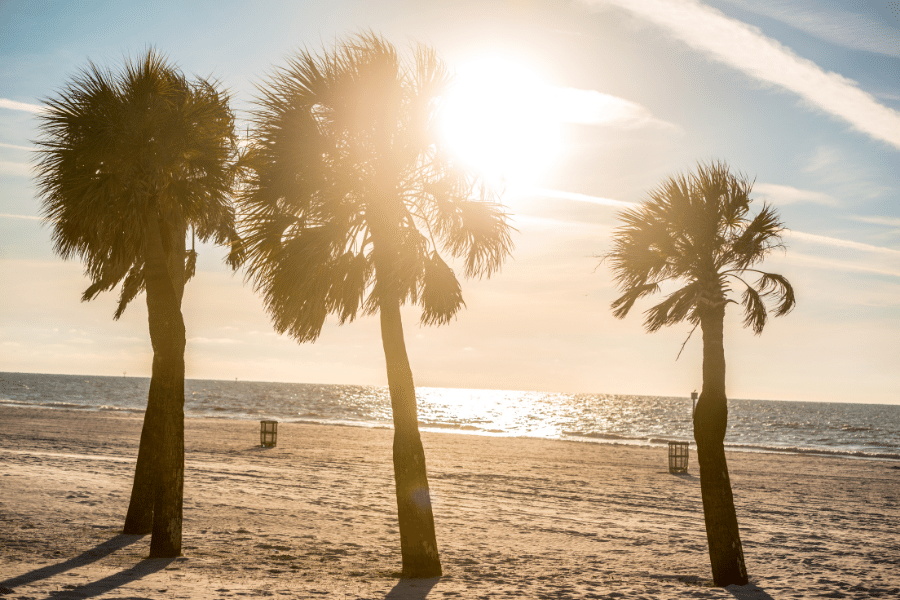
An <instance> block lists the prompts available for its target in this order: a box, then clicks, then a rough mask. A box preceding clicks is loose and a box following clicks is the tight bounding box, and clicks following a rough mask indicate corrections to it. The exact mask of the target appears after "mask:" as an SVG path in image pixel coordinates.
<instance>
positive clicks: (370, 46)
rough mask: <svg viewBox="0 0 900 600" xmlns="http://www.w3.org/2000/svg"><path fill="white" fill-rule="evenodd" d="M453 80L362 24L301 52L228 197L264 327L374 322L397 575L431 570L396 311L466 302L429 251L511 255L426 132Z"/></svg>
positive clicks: (476, 272)
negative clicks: (372, 318)
mask: <svg viewBox="0 0 900 600" xmlns="http://www.w3.org/2000/svg"><path fill="white" fill-rule="evenodd" d="M450 83H451V75H450V74H449V72H448V70H447V68H446V67H445V65H444V63H442V62H441V61H440V60H439V59H438V58H437V57H436V55H435V53H434V51H433V50H431V49H429V48H427V47H424V46H419V47H417V48H416V49H415V52H414V56H413V57H412V59H404V58H401V56H400V55H399V54H398V53H397V50H396V49H395V48H394V46H392V45H391V44H390V43H388V42H387V41H385V40H384V39H382V38H381V37H379V36H377V35H375V34H372V33H368V34H362V35H359V36H357V37H355V38H352V39H350V40H348V41H344V42H343V43H340V44H339V45H337V46H336V47H335V49H333V50H331V51H330V52H329V51H325V52H324V53H323V54H322V55H321V56H314V55H313V54H311V53H309V52H308V51H303V52H300V53H299V54H298V55H296V56H295V57H293V58H291V59H289V61H288V66H287V67H285V68H282V69H280V70H278V71H277V72H276V74H275V75H274V76H273V77H272V78H271V80H270V82H269V84H268V86H267V87H266V88H265V89H262V90H261V93H262V97H261V98H260V99H259V100H258V107H257V110H256V112H255V116H254V121H255V132H254V134H253V142H252V144H251V147H250V149H249V151H248V163H249V164H250V165H251V167H250V168H251V171H252V175H251V176H250V177H249V178H248V179H247V180H246V181H245V182H244V185H245V190H244V193H243V194H242V195H241V197H240V199H239V203H240V205H241V212H242V225H241V234H242V236H243V237H244V241H245V243H246V246H245V250H246V256H247V260H248V262H247V263H246V265H247V269H248V274H249V277H250V278H251V279H252V280H253V282H254V285H255V288H256V290H257V291H258V292H260V293H261V294H262V296H263V298H264V301H265V305H266V308H267V311H268V312H269V314H270V316H271V318H272V320H273V324H274V327H275V329H276V331H278V332H279V333H284V332H287V333H288V334H289V335H290V336H291V337H293V338H295V339H296V340H297V341H298V342H308V341H313V340H315V339H316V338H317V337H318V336H319V334H320V332H321V330H322V326H323V324H324V322H325V319H326V317H327V315H328V314H334V315H336V316H337V318H338V321H339V322H340V323H341V324H343V323H345V322H349V321H352V320H354V319H355V318H356V317H357V316H358V315H374V314H376V313H377V314H378V315H379V316H380V320H381V336H382V344H383V347H384V354H385V362H386V365H387V377H388V385H389V388H390V395H391V408H392V412H393V420H394V444H393V460H394V475H395V482H396V494H397V512H398V517H399V528H400V547H401V554H402V559H403V568H402V573H403V576H405V577H435V576H438V575H440V574H441V564H440V558H439V556H438V549H437V541H436V536H435V531H434V517H433V513H432V508H431V499H430V494H429V490H428V478H427V474H426V469H425V453H424V450H423V447H422V441H421V438H420V436H419V429H418V417H417V409H416V395H415V386H414V384H413V377H412V371H411V369H410V366H409V359H408V357H407V352H406V345H405V342H404V337H403V325H402V322H401V319H400V306H401V305H402V304H404V303H410V304H418V305H419V306H421V307H422V316H421V323H422V324H426V325H440V324H444V323H447V322H448V321H449V320H450V319H451V317H453V316H454V315H455V314H456V313H457V311H459V310H460V309H461V308H462V307H463V306H464V303H463V299H462V293H461V289H460V285H459V282H458V281H457V279H456V275H455V274H454V272H453V270H452V269H451V268H450V266H448V264H447V263H446V262H445V261H444V259H443V258H442V257H441V254H440V253H441V252H442V251H443V252H444V253H445V254H447V255H449V256H452V257H456V258H461V259H463V261H464V265H465V266H464V272H465V274H466V276H469V277H471V276H490V275H491V274H492V273H493V272H495V271H496V270H497V269H498V268H499V267H500V265H501V263H502V261H503V259H504V258H505V257H506V255H507V254H509V252H510V249H511V240H510V227H509V225H508V224H507V222H506V215H505V214H504V212H503V210H502V207H501V206H500V205H499V204H498V203H497V202H496V199H495V196H494V195H493V193H492V192H491V190H490V189H488V188H486V187H484V186H483V185H481V184H480V182H479V180H478V179H477V178H476V177H475V176H473V174H472V173H470V172H468V171H466V170H465V169H463V168H462V167H461V166H460V165H458V164H456V163H455V162H454V161H453V160H452V159H451V157H450V156H448V154H447V153H446V151H445V149H444V148H443V147H442V144H441V143H440V140H439V139H438V136H437V117H438V113H439V109H440V99H441V96H442V94H444V93H445V92H446V90H447V88H448V86H449V85H450Z"/></svg>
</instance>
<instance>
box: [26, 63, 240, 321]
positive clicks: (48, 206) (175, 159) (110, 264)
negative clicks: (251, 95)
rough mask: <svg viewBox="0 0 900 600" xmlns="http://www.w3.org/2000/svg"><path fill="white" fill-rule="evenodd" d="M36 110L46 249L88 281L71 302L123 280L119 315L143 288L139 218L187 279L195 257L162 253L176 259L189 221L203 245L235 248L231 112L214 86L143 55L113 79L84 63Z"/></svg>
mask: <svg viewBox="0 0 900 600" xmlns="http://www.w3.org/2000/svg"><path fill="white" fill-rule="evenodd" d="M45 105H46V108H45V111H44V112H43V113H41V115H40V117H39V118H40V120H41V124H40V131H41V134H42V137H41V139H40V140H38V141H37V142H36V144H37V145H38V147H39V148H40V149H39V150H38V158H37V165H36V173H37V180H38V188H39V192H40V195H41V196H42V197H43V213H44V218H45V220H46V221H47V222H49V223H51V224H52V225H53V242H54V247H55V250H56V252H57V253H58V254H60V255H61V256H62V257H63V258H70V257H73V256H78V257H80V258H81V259H82V260H83V261H84V265H85V272H86V274H87V275H88V277H90V278H91V281H92V284H91V286H90V287H89V288H88V289H87V290H86V291H85V292H84V296H83V297H82V300H91V299H93V298H94V297H96V295H97V294H99V293H100V292H102V291H106V290H110V289H112V288H114V287H115V286H117V285H118V284H119V283H120V282H123V280H124V282H123V286H122V290H121V295H120V299H119V306H118V309H117V310H116V314H115V318H118V317H119V316H121V314H122V312H123V311H124V310H125V307H126V306H127V305H128V303H129V302H130V301H131V300H132V299H134V297H135V296H136V295H137V294H138V293H140V291H142V290H143V288H144V285H145V282H144V273H143V272H144V263H145V256H146V252H147V239H146V235H145V232H146V231H147V226H148V223H149V221H150V220H158V221H159V225H160V233H161V237H162V242H163V247H164V250H165V251H166V254H167V256H168V257H169V258H170V260H174V262H180V263H181V264H182V268H184V269H185V272H184V275H185V276H186V277H188V278H189V277H190V275H192V273H193V260H194V259H195V257H196V254H195V253H194V252H190V253H188V256H187V265H186V266H184V261H185V257H184V256H169V255H172V254H176V255H177V254H180V253H179V252H178V250H177V249H178V248H183V247H184V237H185V233H186V231H187V227H188V226H190V227H192V228H193V229H194V231H195V233H196V235H197V236H198V237H199V238H200V239H201V240H202V241H206V240H208V239H213V240H214V241H215V242H216V243H220V244H221V243H229V242H235V241H236V239H237V238H236V235H235V232H234V211H233V208H232V206H231V202H230V191H231V188H232V184H233V181H234V178H235V174H236V168H235V165H236V162H235V161H234V160H233V159H234V158H235V156H236V154H237V146H236V137H235V135H234V116H233V114H232V113H231V111H230V109H229V108H228V95H227V94H226V93H225V92H222V91H219V90H218V89H217V88H216V85H215V84H214V83H211V82H208V81H205V80H198V81H195V82H190V81H188V80H187V79H186V78H185V77H184V76H183V75H182V74H181V73H180V72H179V71H178V70H177V68H176V67H174V66H173V65H171V64H169V63H167V61H166V59H165V57H163V56H161V55H160V54H159V53H158V52H156V51H154V50H153V49H151V50H149V51H148V52H147V54H146V56H144V57H143V59H142V60H140V61H138V62H134V61H131V60H128V61H127V62H126V65H125V69H124V70H123V71H121V72H119V73H113V72H111V71H109V70H106V69H101V68H100V67H98V66H96V65H94V64H93V63H91V64H90V65H89V67H88V68H87V69H85V70H83V71H82V72H80V73H79V74H78V75H77V76H76V77H74V78H73V79H72V81H70V82H69V83H68V84H67V85H66V86H65V87H64V88H63V89H62V90H60V92H59V94H58V95H57V96H56V97H55V98H51V99H48V100H46V101H45ZM179 238H180V239H179ZM230 262H231V263H233V265H236V264H237V256H236V255H232V256H231V257H230ZM170 268H172V267H170ZM175 268H177V266H176V267H175ZM178 270H179V271H180V270H181V269H178ZM177 279H181V278H177ZM175 283H176V293H178V292H177V290H178V289H179V283H181V282H175ZM178 295H179V297H180V293H178Z"/></svg>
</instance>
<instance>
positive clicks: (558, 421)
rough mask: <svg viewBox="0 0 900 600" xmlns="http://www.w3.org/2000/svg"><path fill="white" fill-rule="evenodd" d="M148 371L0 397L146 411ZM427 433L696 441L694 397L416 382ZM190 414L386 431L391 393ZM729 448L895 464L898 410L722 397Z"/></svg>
mask: <svg viewBox="0 0 900 600" xmlns="http://www.w3.org/2000/svg"><path fill="white" fill-rule="evenodd" d="M148 388H149V380H148V379H146V378H136V377H129V378H122V377H84V376H78V377H76V376H67V375H42V374H24V373H0V404H2V405H7V406H23V405H27V406H36V407H42V408H47V409H69V410H89V411H90V410H94V411H101V410H102V411H122V412H133V413H143V411H144V409H145V407H146V399H147V391H148ZM416 396H417V403H418V411H419V420H420V425H421V428H422V429H423V430H426V431H428V430H431V431H455V432H459V433H470V434H480V435H496V436H526V437H540V438H552V439H566V440H580V441H587V442H590V441H595V442H614V443H625V444H643V445H647V444H651V445H657V444H663V443H664V442H665V441H666V440H688V441H690V440H692V437H693V435H692V422H691V400H690V399H689V398H676V397H659V396H626V395H617V394H562V393H548V392H527V391H512V390H474V389H450V388H428V387H420V388H417V390H416ZM185 414H186V416H187V417H189V418H190V417H217V418H232V419H251V420H255V419H276V420H279V421H283V422H290V421H295V422H315V423H332V424H344V425H357V426H364V427H390V426H391V423H392V420H391V402H390V395H389V393H388V390H387V388H385V387H378V386H356V385H324V384H322V385H319V384H293V383H265V382H251V381H207V380H187V381H185ZM726 445H728V446H730V447H732V448H735V449H743V450H751V451H752V450H757V451H758V450H769V451H772V450H781V451H795V452H809V453H825V454H843V455H850V456H853V455H859V456H877V457H882V458H898V459H900V406H895V405H865V404H833V403H817V402H778V401H773V400H729V428H728V434H727V437H726Z"/></svg>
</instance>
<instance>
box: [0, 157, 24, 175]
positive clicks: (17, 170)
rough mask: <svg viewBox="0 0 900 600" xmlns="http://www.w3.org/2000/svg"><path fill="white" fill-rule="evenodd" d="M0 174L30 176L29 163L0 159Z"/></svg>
mask: <svg viewBox="0 0 900 600" xmlns="http://www.w3.org/2000/svg"><path fill="white" fill-rule="evenodd" d="M0 175H14V176H16V177H30V176H31V165H29V164H28V163H20V162H12V161H8V160H0Z"/></svg>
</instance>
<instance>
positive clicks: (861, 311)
mask: <svg viewBox="0 0 900 600" xmlns="http://www.w3.org/2000/svg"><path fill="white" fill-rule="evenodd" d="M368 30H372V31H375V32H378V33H380V34H382V35H383V36H384V37H385V38H387V39H388V40H389V41H391V42H392V43H394V44H395V45H397V46H398V47H400V48H403V49H409V48H410V47H412V45H413V44H415V43H420V42H421V43H425V44H428V45H430V46H432V47H433V48H434V49H435V50H436V51H437V53H438V54H439V55H440V57H441V58H442V59H443V60H445V61H446V62H447V63H448V64H449V65H451V67H452V68H454V69H455V71H456V72H457V74H458V79H459V86H458V89H459V90H460V91H459V95H460V96H459V100H458V103H457V104H458V105H459V107H460V108H459V109H458V110H459V112H458V113H457V115H458V116H457V118H458V119H459V120H458V121H456V124H457V125H458V126H456V127H454V126H452V123H451V126H450V127H449V129H450V130H451V131H453V132H455V133H456V135H457V137H458V138H459V139H458V140H457V142H456V143H458V144H459V147H460V148H461V149H465V150H460V151H461V152H462V151H466V152H469V153H470V154H469V156H470V157H471V160H472V161H473V164H478V165H480V166H481V167H483V168H484V169H485V170H487V171H490V172H492V173H495V174H496V176H497V177H500V176H501V175H502V176H503V177H504V178H505V180H504V181H505V186H506V191H505V193H504V195H503V203H504V204H505V205H506V207H507V210H508V212H509V213H510V214H511V215H512V217H511V218H512V224H513V225H514V227H515V228H516V230H517V231H516V233H515V234H514V238H513V241H514V243H515V246H516V247H515V250H514V252H513V255H512V257H511V258H510V259H509V260H508V261H507V262H506V264H505V265H504V267H503V269H502V271H501V272H500V273H499V274H497V275H494V276H493V277H491V278H490V279H482V280H467V281H463V282H462V289H463V295H464V299H465V302H466V309H464V310H463V311H462V312H461V313H460V314H459V315H458V316H457V318H456V319H454V320H453V321H451V322H450V324H448V325H446V326H442V327H422V326H419V324H418V321H419V311H418V310H416V309H415V308H406V309H404V312H403V317H404V329H405V335H406V340H407V347H408V351H409V356H410V362H411V365H412V369H413V374H414V378H415V381H416V384H417V385H419V386H429V387H455V388H493V389H518V390H542V391H558V392H571V393H617V394H635V395H660V396H687V395H689V394H690V392H691V391H693V390H695V389H697V390H699V388H700V387H701V361H702V344H701V340H700V335H699V332H698V333H697V334H695V335H694V336H693V337H692V338H691V339H690V340H689V341H688V342H687V344H686V346H685V349H684V352H683V353H682V355H681V357H680V358H678V360H676V356H677V355H678V352H679V350H680V349H681V346H682V343H683V342H684V341H685V338H687V336H688V334H689V333H690V329H691V327H690V325H689V324H686V323H685V324H681V325H676V326H673V327H669V328H667V329H664V330H662V331H660V332H657V333H653V334H649V333H646V332H645V331H644V329H643V326H642V322H643V317H642V315H641V312H642V311H643V310H645V309H646V308H649V307H650V306H651V304H652V303H651V302H645V303H644V304H639V305H638V306H637V307H636V309H635V310H633V311H632V313H631V314H630V315H629V316H628V317H627V318H625V319H624V320H617V319H615V318H613V317H612V314H611V311H610V308H609V305H610V302H611V301H612V300H613V299H614V298H615V297H616V295H617V294H616V289H615V287H614V284H613V280H612V274H611V272H610V270H609V268H608V267H607V266H606V265H605V264H600V261H599V259H598V258H597V257H598V256H600V255H602V254H604V253H605V252H607V251H608V250H609V248H610V239H611V235H612V232H613V231H614V229H615V227H616V226H617V212H618V211H620V210H621V209H622V208H624V207H628V206H632V205H633V204H634V203H638V202H640V201H641V200H642V199H644V198H645V197H646V194H647V192H648V191H650V190H652V189H653V188H654V187H656V186H657V185H658V184H659V183H660V182H661V181H662V180H663V179H664V178H666V177H668V176H671V175H676V174H678V173H684V172H687V171H690V170H691V169H693V168H695V167H696V165H697V163H698V161H703V162H708V161H712V160H724V161H726V162H728V164H729V165H731V167H732V168H733V170H735V171H738V172H740V173H743V174H746V175H747V176H748V177H749V178H751V179H753V180H755V184H754V188H753V190H754V193H753V197H754V198H755V202H754V205H753V206H761V205H762V203H763V202H768V203H770V204H772V205H774V206H775V207H776V208H777V209H778V211H779V214H780V216H781V217H782V220H783V221H784V223H785V225H786V226H787V227H788V228H789V231H788V232H787V233H786V234H785V242H786V245H787V250H786V251H785V252H783V253H782V252H776V253H775V254H773V255H771V256H770V258H769V259H768V260H767V261H766V263H764V265H763V268H765V269H767V270H770V271H774V272H778V273H782V274H783V275H785V276H786V277H787V278H788V279H789V280H790V281H791V283H792V284H793V286H794V289H795V291H796V294H797V307H796V309H795V310H794V311H793V312H792V313H790V314H789V315H787V316H785V317H781V318H777V319H776V318H773V319H771V320H770V321H769V323H768V325H767V326H766V329H765V331H764V333H763V334H762V335H761V336H755V335H753V333H752V331H750V330H748V329H743V328H742V327H741V317H740V315H739V311H737V310H734V308H735V307H733V306H732V308H731V309H730V311H729V313H728V314H727V315H726V323H725V352H726V361H727V378H726V385H727V391H728V395H729V397H732V398H759V399H774V400H796V401H829V402H867V403H888V404H900V368H898V365H900V335H898V329H900V168H898V167H900V3H898V2H897V1H885V0H872V1H868V2H867V1H862V0H846V1H842V2H840V1H835V0H791V1H781V0H754V1H752V2H751V1H750V0H707V1H705V2H701V1H699V0H579V1H575V2H565V1H563V0H557V1H549V0H547V1H544V0H504V1H492V0H478V1H469V0H453V1H441V0H435V1H429V2H410V1H406V2H401V1H381V2H371V1H365V0H360V1H341V0H333V1H330V2H305V1H297V0H293V1H290V2H288V1H284V2H282V1H277V2H276V1H266V0H260V1H259V2H255V3H253V4H252V7H251V5H249V4H247V3H244V2H236V1H227V0H216V1H215V2H212V1H209V2H207V1H199V2H188V3H186V2H169V1H155V2H137V1H129V0H116V1H109V2H104V1H95V2H53V1H45V2H40V3H36V2H28V1H16V0H2V1H0V371H5V372H41V373H69V374H85V375H87V374H93V375H121V374H123V373H127V374H128V375H130V376H148V375H149V373H150V368H151V359H152V351H151V348H150V341H149V334H148V331H147V311H146V305H145V303H144V300H143V296H141V297H140V298H138V299H137V300H136V301H134V302H133V303H132V304H131V305H130V306H129V308H128V310H127V311H126V313H125V315H124V316H123V317H122V318H121V319H120V320H119V321H114V320H113V318H112V316H113V313H114V311H115V304H116V297H117V293H116V292H111V293H110V292H108V293H105V294H102V295H101V296H100V297H99V298H98V299H96V300H94V301H93V302H89V303H82V302H80V297H81V294H82V292H83V291H84V289H85V288H86V287H87V286H88V285H89V281H88V280H87V279H86V278H85V277H84V275H83V271H82V265H81V264H80V263H79V262H78V261H77V260H69V261H63V260H62V259H60V258H58V257H57V256H56V255H54V252H53V247H52V242H51V227H50V226H49V225H48V224H44V223H42V222H41V220H40V214H41V207H40V206H41V205H40V198H39V197H38V196H37V194H36V191H35V190H36V188H35V183H34V181H33V179H32V167H31V165H32V160H33V149H34V146H33V141H34V140H36V139H37V138H38V136H39V133H38V131H37V123H38V118H37V114H38V111H39V110H40V107H41V104H42V102H43V101H44V100H45V99H47V98H50V97H53V96H54V95H55V94H56V93H57V92H58V91H59V90H60V89H61V88H62V87H63V86H64V85H65V84H66V82H67V81H68V80H70V79H71V78H72V77H73V76H74V75H75V74H77V73H78V71H79V70H80V69H82V68H84V67H85V66H86V65H87V64H88V61H93V62H94V63H96V64H98V65H101V66H106V67H110V68H112V69H114V70H115V69H118V68H120V67H121V65H122V64H123V63H124V60H125V58H126V57H136V56H139V55H140V54H141V53H143V52H144V51H146V49H147V48H148V47H150V46H153V47H155V48H157V49H159V50H160V51H162V52H163V53H165V54H166V55H167V56H168V57H169V58H170V59H171V60H173V61H174V62H176V63H177V64H178V65H179V66H180V68H181V69H182V70H183V71H184V72H185V74H187V75H189V76H200V77H210V78H213V79H216V80H218V81H219V82H220V83H221V84H222V85H223V86H225V87H227V88H228V89H229V90H230V91H231V93H232V95H233V101H232V102H233V104H232V105H233V107H234V109H235V111H236V112H237V115H238V118H239V119H240V120H241V122H242V123H244V120H245V119H246V118H247V115H248V111H249V110H251V109H252V106H253V99H254V97H256V96H258V95H259V91H258V89H259V86H263V85H265V83H266V80H267V77H269V76H270V75H271V74H272V73H273V71H274V70H275V69H276V68H277V67H278V66H281V65H284V64H285V62H286V57H289V56H291V55H292V54H293V53H296V52H297V51H298V50H300V49H303V48H306V49H309V50H310V51H313V52H318V51H321V50H322V49H323V48H330V47H332V46H333V44H334V43H335V41H336V40H341V39H345V38H346V37H347V36H350V35H353V34H355V33H359V32H361V31H368ZM464 121H465V122H469V123H478V126H477V127H468V128H466V127H465V126H464V124H463V123H464ZM199 252H200V258H199V264H198V274H197V276H196V277H195V279H193V280H192V281H191V282H190V283H189V284H188V285H187V288H186V290H185V295H184V301H183V313H184V317H185V324H186V327H187V335H188V343H187V351H186V365H187V377H189V378H199V379H232V378H237V379H241V380H257V381H290V382H308V383H348V384H365V385H385V384H386V381H387V378H386V374H385V365H384V356H383V353H382V347H381V341H380V333H379V324H378V321H377V319H375V318H363V319H359V320H357V321H354V322H352V323H348V324H345V325H343V326H339V325H338V324H337V321H336V319H334V318H330V319H329V321H328V322H327V324H326V326H325V328H324V329H323V331H322V334H321V336H320V338H319V339H318V340H317V341H316V342H315V343H311V344H302V345H300V344H297V343H296V342H294V341H293V340H291V339H289V338H287V337H285V336H280V335H278V334H276V333H275V332H274V331H273V329H272V327H271V324H270V321H269V319H268V317H267V315H266V314H265V311H264V309H263V305H262V302H261V300H260V299H259V298H258V297H257V296H256V295H255V293H254V291H253V289H252V287H251V286H250V285H249V284H245V281H244V277H243V274H242V273H240V272H239V273H237V274H234V273H232V272H231V271H230V270H229V268H228V267H226V266H225V265H224V263H223V257H224V252H223V251H222V250H221V249H219V248H216V247H212V246H202V247H201V248H199ZM460 271H461V269H457V272H460ZM660 299H661V298H660Z"/></svg>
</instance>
